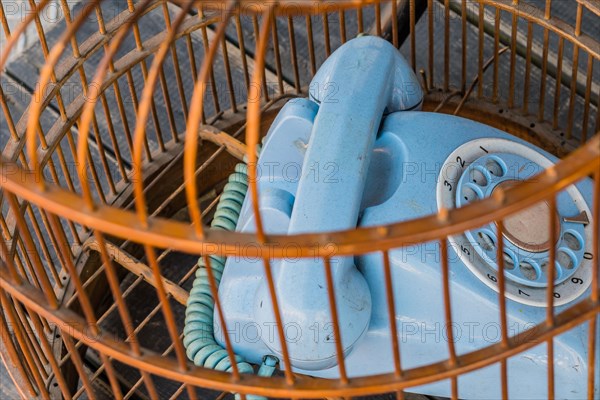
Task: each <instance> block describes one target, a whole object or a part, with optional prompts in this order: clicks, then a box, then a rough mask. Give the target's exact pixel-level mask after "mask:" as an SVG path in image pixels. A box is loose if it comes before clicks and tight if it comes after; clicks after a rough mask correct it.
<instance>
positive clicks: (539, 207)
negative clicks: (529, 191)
mask: <svg viewBox="0 0 600 400" xmlns="http://www.w3.org/2000/svg"><path fill="white" fill-rule="evenodd" d="M518 183H519V182H518V181H514V180H510V181H504V182H501V183H500V184H498V186H496V187H495V188H494V190H497V189H498V188H503V189H508V188H510V187H512V186H514V185H516V184H518ZM550 213H551V210H550V205H549V204H548V202H545V201H544V202H540V203H537V204H535V205H533V206H532V207H529V208H527V209H526V210H523V211H521V212H519V213H517V214H514V215H511V216H509V217H507V218H506V219H505V220H504V232H503V233H504V237H506V239H508V240H510V241H511V243H513V244H514V245H515V246H518V247H519V248H521V249H523V250H526V251H530V252H532V253H541V252H544V251H548V250H549V249H550V247H551V246H552V243H550V242H551V239H550V229H549V227H548V224H549V221H550V218H551V215H550ZM553 220H554V224H555V226H556V229H557V230H556V233H557V235H558V233H559V231H558V229H560V219H559V217H558V214H556V213H555V215H554V218H553Z"/></svg>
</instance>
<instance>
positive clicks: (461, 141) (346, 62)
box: [214, 37, 600, 399]
mask: <svg viewBox="0 0 600 400" xmlns="http://www.w3.org/2000/svg"><path fill="white" fill-rule="evenodd" d="M311 88H312V90H311V93H310V99H294V100H291V101H289V102H288V103H287V104H286V105H285V106H284V107H283V108H282V109H281V111H280V112H279V114H278V116H277V118H276V119H275V121H274V122H273V124H272V125H271V128H270V130H269V132H268V134H267V136H266V138H265V140H264V143H263V147H262V150H261V154H260V157H259V160H258V165H257V171H258V176H257V185H258V192H259V200H260V212H261V216H262V220H263V228H264V229H265V231H266V232H267V233H289V234H295V233H303V232H315V231H332V230H340V229H350V228H353V227H356V226H359V227H362V226H378V225H386V224H390V223H394V222H399V221H404V220H410V219H414V218H418V217H421V216H426V215H430V214H432V213H435V212H437V211H438V210H439V209H440V208H447V209H448V208H455V207H462V206H465V205H467V204H469V203H470V202H473V201H476V200H478V199H483V198H485V197H489V196H492V195H494V192H495V191H497V190H499V189H500V188H506V187H509V186H511V185H514V184H516V183H517V182H519V181H523V180H526V179H528V178H531V177H532V176H534V175H535V174H536V173H538V172H540V171H542V170H543V169H545V168H548V167H550V166H552V165H553V164H554V163H556V162H557V159H556V157H553V156H552V155H550V154H548V153H546V152H544V151H543V150H541V149H538V148H536V147H535V146H533V145H531V144H530V143H527V142H525V141H523V140H520V139H518V138H516V137H513V136H511V135H509V134H507V133H505V132H502V131H500V130H498V129H495V128H492V127H490V126H486V125H483V124H480V123H477V122H474V121H471V120H467V119H463V118H460V117H455V116H451V115H444V114H438V113H427V112H420V111H414V110H418V109H420V106H421V104H422V101H423V93H422V91H421V88H420V85H419V84H418V81H417V79H416V76H415V75H414V73H413V71H412V69H411V68H410V66H409V65H408V63H407V62H406V60H404V59H403V58H402V56H401V55H400V53H399V52H398V50H397V49H395V48H394V47H393V46H391V45H390V44H389V43H387V42H386V41H384V40H382V39H380V38H377V37H360V38H357V39H354V40H351V41H349V42H347V43H346V44H345V45H343V46H342V47H341V48H340V49H338V50H337V51H336V52H335V53H333V54H332V56H331V57H330V58H329V59H328V60H327V61H326V62H325V64H324V65H323V66H322V67H321V69H320V70H319V72H318V73H317V75H316V76H315V78H314V80H313V82H312V83H311ZM332 90H333V92H331V91H332ZM332 93H334V95H333V96H332V95H331V94H332ZM592 190H593V184H592V181H591V180H590V179H586V180H583V181H581V182H579V183H577V184H576V185H572V186H570V187H568V188H567V189H565V190H564V191H563V192H562V193H560V194H559V195H558V196H557V197H556V210H557V214H556V215H549V208H548V206H547V205H546V204H544V203H540V204H537V205H535V206H533V207H531V208H529V209H527V210H525V211H522V212H521V213H519V214H517V215H516V216H511V217H509V218H506V219H505V220H504V234H503V237H502V240H503V244H504V253H505V254H504V258H505V259H504V265H505V277H506V279H505V281H506V295H507V297H508V298H509V300H508V301H507V302H506V310H505V312H506V317H507V321H508V323H509V325H510V326H509V329H510V331H511V334H512V333H514V332H515V331H516V332H521V331H523V330H525V329H528V328H530V327H531V326H532V325H535V324H539V323H541V322H543V321H544V320H545V318H546V309H545V292H546V290H545V288H546V287H547V284H548V282H547V270H548V268H549V267H548V260H549V250H550V248H552V247H555V249H556V264H555V266H554V268H555V271H556V280H555V282H554V283H555V294H554V296H555V300H556V301H555V304H556V312H560V311H561V310H563V309H564V308H565V307H567V306H570V305H572V304H573V303H574V302H577V301H579V300H580V299H582V298H584V296H583V295H584V293H585V292H586V291H587V292H589V286H590V282H591V268H592V263H593V261H592V260H591V258H592V257H593V256H592V252H591V250H590V248H591V246H592V236H593V235H592V232H591V229H592V228H591V227H592V220H593V218H595V217H596V216H594V215H592V213H591V211H590V207H591V204H592V198H593V196H592V193H593V192H592ZM550 220H552V221H553V223H554V224H555V227H556V232H557V242H556V243H550V242H549V235H548V230H547V229H546V228H547V227H549V226H550V225H549V224H550V222H549V221H550ZM236 229H237V230H238V231H246V232H251V231H254V230H255V225H254V213H253V207H252V204H251V199H250V196H246V199H245V200H244V204H243V206H242V210H241V213H240V218H239V221H238V223H237V228H236ZM496 232H497V230H496V227H495V226H494V225H493V224H487V225H485V226H482V227H480V228H478V229H474V230H471V231H468V232H465V233H464V234H461V235H455V236H452V237H450V238H449V242H450V244H451V246H452V249H453V250H451V251H449V254H448V255H449V260H448V261H449V269H450V285H451V292H452V302H451V306H452V312H453V324H454V325H453V326H455V327H458V329H459V330H460V331H459V333H460V334H455V340H456V349H457V351H458V353H459V354H461V353H464V352H469V351H473V350H476V349H479V348H483V347H487V346H489V345H490V344H492V343H494V342H497V341H499V340H500V336H498V335H496V336H493V335H492V336H490V335H491V334H492V333H493V332H499V330H498V324H499V317H498V316H499V313H500V310H499V309H498V294H497V280H498V275H497V274H498V265H497V260H496V255H495V254H496V246H497V243H498V240H500V239H499V238H498V236H497V233H496ZM439 254H440V252H439V243H438V242H435V243H416V244H414V245H412V246H411V245H407V246H405V247H403V248H399V249H392V250H390V251H389V257H390V264H391V273H392V282H393V290H394V301H395V307H396V313H397V314H396V319H395V321H394V322H395V323H396V324H397V331H398V335H399V341H400V343H401V347H402V362H403V367H404V368H413V367H417V366H420V365H423V364H428V363H433V362H437V361H443V360H445V359H447V356H448V355H447V350H448V347H447V344H446V342H445V340H442V339H443V337H444V334H445V332H446V330H445V328H444V321H445V316H444V300H443V296H442V292H443V287H442V275H441V261H440V259H439ZM332 262H333V269H332V271H333V280H334V286H335V289H336V290H335V293H336V300H337V309H338V314H339V315H338V317H339V321H340V324H339V328H340V333H341V340H342V343H341V344H342V346H341V347H342V351H343V353H344V357H345V366H346V371H347V374H348V376H350V377H354V376H364V375H371V374H380V373H389V372H392V371H393V370H394V358H393V356H392V354H391V352H390V343H391V340H390V337H389V335H390V321H389V316H388V306H387V299H386V289H385V279H386V278H385V276H384V268H383V259H382V255H381V253H371V254H365V255H362V256H358V257H342V258H340V257H335V254H332ZM271 266H272V268H273V275H274V278H275V285H276V290H277V294H278V300H279V308H280V312H281V315H282V319H283V325H284V333H285V338H284V339H285V341H286V344H287V348H288V352H289V355H290V358H291V364H292V368H293V370H294V371H295V372H297V373H301V374H307V375H313V376H318V377H324V378H338V377H339V368H338V367H337V365H336V364H337V357H336V356H337V346H336V343H335V335H334V332H333V322H332V320H331V315H330V312H329V299H328V296H327V284H326V282H325V274H324V269H323V265H322V264H321V261H320V260H305V259H300V260H295V259H285V260H273V261H272V263H271ZM219 297H220V299H221V307H222V309H223V313H224V316H225V318H226V322H227V327H228V330H229V331H228V332H227V333H228V334H229V336H230V338H231V339H232V344H233V347H234V350H235V353H236V354H239V355H240V356H242V357H243V358H244V359H245V360H248V361H250V362H253V363H260V362H261V361H262V359H263V357H264V356H265V355H274V356H276V357H280V358H281V357H282V349H281V346H280V343H281V342H280V338H279V337H278V334H277V330H276V329H275V326H276V324H275V316H274V313H273V309H272V304H271V299H270V295H269V292H268V290H267V288H266V286H265V278H264V268H263V264H262V262H261V260H256V259H248V258H239V257H230V258H228V259H227V261H226V265H225V269H224V272H223V276H222V278H221V282H220V286H219ZM214 321H215V337H216V338H217V340H219V341H220V342H221V343H224V340H223V335H224V332H223V330H222V329H221V326H220V323H219V318H217V317H215V318H214ZM494 328H495V329H496V330H495V331H494ZM455 333H456V332H455ZM587 336H588V330H587V329H586V327H585V326H584V325H581V326H578V327H575V328H573V329H571V330H570V331H569V332H568V333H565V334H563V335H560V336H558V337H556V338H554V342H555V357H556V358H557V359H560V360H561V362H560V363H556V364H555V376H556V379H558V380H559V381H560V382H561V384H560V385H557V386H556V397H577V395H578V394H580V395H581V396H585V394H584V393H583V392H582V390H585V387H586V382H587V371H586V370H585V367H584V366H582V363H581V361H580V360H581V359H586V358H587V356H586V354H587V348H586V343H587ZM546 356H547V354H546V352H545V348H540V346H537V347H534V348H532V349H529V350H527V351H526V352H525V353H523V356H522V357H514V358H512V359H511V360H510V368H509V372H508V373H509V380H510V382H511V384H510V385H509V396H510V397H511V398H543V397H545V394H544V393H542V392H540V388H539V385H531V384H530V382H532V381H539V382H541V381H545V380H546V379H547V370H546V365H545V364H544V363H542V362H539V363H537V362H536V363H531V361H530V360H542V359H545V357H546ZM598 357H599V358H600V355H599V356H598ZM284 367H285V366H284ZM598 371H600V369H597V372H598ZM499 376H500V373H499V371H498V370H497V367H494V366H492V367H489V368H484V369H480V370H477V371H475V372H473V373H469V374H466V375H462V376H461V378H460V379H461V397H464V398H478V399H485V398H499V397H501V394H500V393H499V388H500V384H497V385H494V384H492V382H496V381H497V380H498V377H499ZM596 381H600V379H598V378H597V379H596ZM494 388H497V389H498V390H496V389H494ZM418 391H419V392H421V393H426V394H431V395H437V396H445V397H449V396H450V390H449V385H447V384H446V383H445V382H438V383H433V384H429V385H426V386H423V387H420V388H419V389H418Z"/></svg>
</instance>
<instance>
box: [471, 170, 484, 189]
mask: <svg viewBox="0 0 600 400" xmlns="http://www.w3.org/2000/svg"><path fill="white" fill-rule="evenodd" d="M469 177H470V178H471V182H473V183H475V184H477V185H479V186H482V187H483V186H487V184H488V180H487V178H486V176H485V175H484V174H483V172H482V171H480V170H479V168H473V169H471V171H470V173H469Z"/></svg>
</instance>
